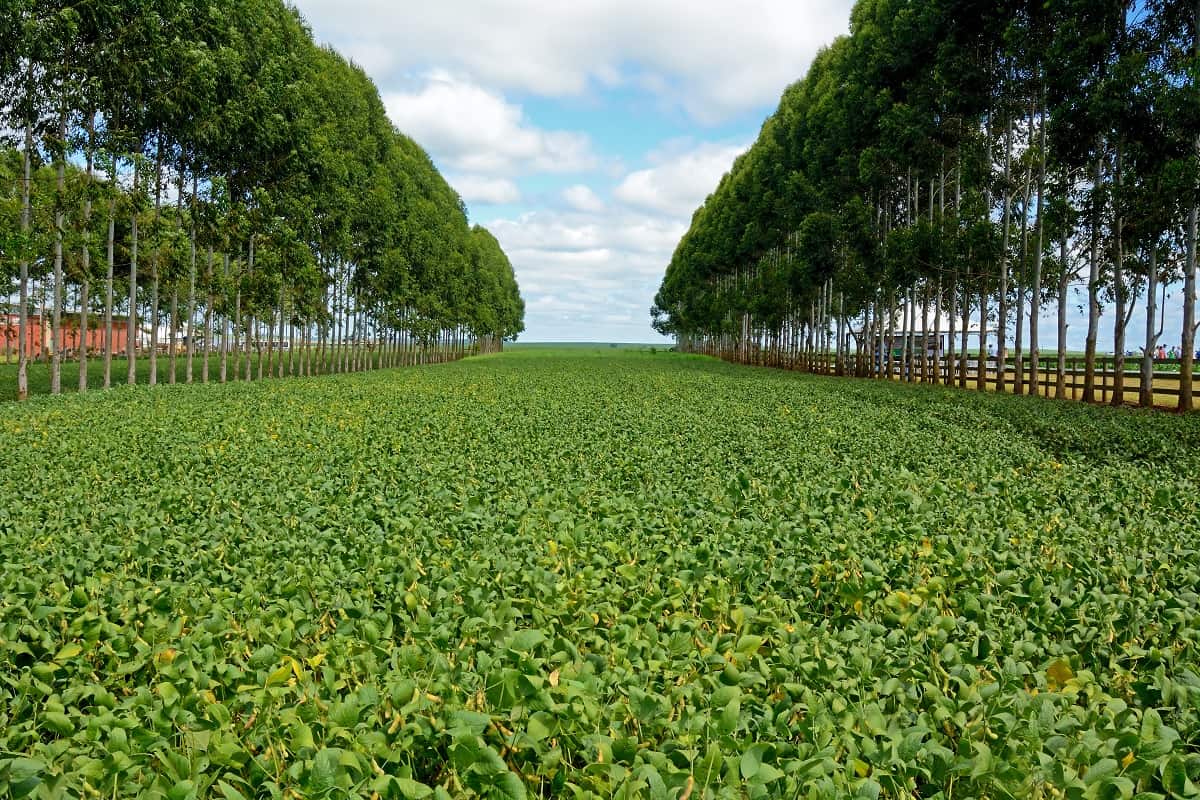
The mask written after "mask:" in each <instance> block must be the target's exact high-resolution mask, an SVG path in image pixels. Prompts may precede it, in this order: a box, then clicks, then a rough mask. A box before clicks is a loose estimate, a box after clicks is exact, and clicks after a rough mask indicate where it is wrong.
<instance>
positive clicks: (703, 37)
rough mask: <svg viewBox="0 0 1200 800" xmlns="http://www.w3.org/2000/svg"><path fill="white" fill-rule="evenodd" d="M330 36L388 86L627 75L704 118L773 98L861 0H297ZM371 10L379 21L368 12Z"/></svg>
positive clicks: (567, 90) (535, 86)
mask: <svg viewBox="0 0 1200 800" xmlns="http://www.w3.org/2000/svg"><path fill="white" fill-rule="evenodd" d="M297 5H298V6H299V8H300V10H301V12H303V13H304V15H305V16H306V18H308V20H309V21H310V22H311V23H312V24H313V26H314V28H315V29H316V30H317V31H318V32H319V33H320V35H321V37H322V38H327V39H329V40H330V41H332V42H333V44H335V45H336V46H337V47H339V48H340V49H341V50H343V51H344V52H346V53H347V54H348V55H350V56H351V57H353V58H354V59H355V60H357V61H359V62H360V63H362V64H363V65H364V66H365V67H366V68H367V69H368V70H369V71H370V72H371V74H372V75H374V76H375V77H376V78H377V79H378V80H380V82H381V84H382V85H385V86H386V85H388V84H390V83H392V82H393V81H394V80H395V79H397V78H398V77H399V76H400V75H401V74H403V73H404V72H405V71H406V70H412V69H414V68H423V67H424V65H426V64H429V63H437V64H441V65H445V66H446V67H448V68H450V69H453V70H455V71H456V72H460V73H463V74H467V75H470V76H472V77H473V78H474V79H475V80H476V81H477V82H486V83H487V84H488V85H490V86H496V87H499V88H502V89H508V90H517V91H522V92H531V93H534V94H538V95H542V96H552V97H563V96H570V95H579V94H582V93H585V92H586V91H588V89H589V87H592V86H599V87H613V86H616V85H620V84H622V83H628V84H631V85H637V86H640V87H642V88H645V89H648V90H650V91H654V92H657V93H660V95H661V96H663V97H666V98H668V99H669V100H670V102H672V103H676V104H678V105H680V106H682V107H684V108H685V109H686V110H687V111H688V112H689V113H690V114H691V115H692V116H694V117H695V118H697V119H701V120H704V121H719V120H721V119H725V118H727V117H728V116H729V115H731V114H734V113H736V112H739V111H745V110H747V109H751V108H755V107H758V106H761V105H763V104H765V103H770V102H774V101H775V100H776V99H777V98H778V96H779V91H780V88H781V87H782V86H784V85H785V84H787V83H788V82H790V81H792V80H795V79H796V78H798V77H800V76H801V75H802V74H803V72H804V70H805V69H806V68H807V66H808V63H809V62H810V61H811V60H812V57H813V55H814V54H815V53H816V51H817V49H818V48H820V47H821V46H823V45H826V44H828V43H829V42H830V41H831V40H832V39H833V38H834V37H835V36H837V35H838V34H840V33H844V32H845V31H846V28H847V23H848V20H849V17H850V7H851V5H852V0H806V2H802V3H798V2H794V1H793V0H741V1H740V2H736V3H733V2H702V3H696V2H691V0H573V1H572V2H566V3H563V2H553V3H547V2H544V0H442V2H438V3H430V4H424V5H422V6H421V7H420V8H419V9H418V8H415V7H411V8H410V7H401V6H397V5H396V4H395V3H394V2H392V0H299V2H298V3H297ZM367 20H369V23H367V22H365V21H367Z"/></svg>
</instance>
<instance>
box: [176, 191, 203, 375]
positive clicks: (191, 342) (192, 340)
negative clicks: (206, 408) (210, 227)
mask: <svg viewBox="0 0 1200 800" xmlns="http://www.w3.org/2000/svg"><path fill="white" fill-rule="evenodd" d="M179 174H180V175H182V174H183V169H182V168H181V169H180V170H179ZM197 183H198V181H197V177H196V174H195V173H194V172H193V173H192V198H191V212H192V213H191V215H190V216H191V219H190V220H188V223H189V224H188V294H187V333H186V334H185V335H186V336H187V366H186V367H185V368H184V381H186V382H187V383H191V382H192V372H193V363H192V362H193V361H194V359H195V356H196V190H197V189H198V188H199V187H198V185H197ZM180 193H182V186H180Z"/></svg>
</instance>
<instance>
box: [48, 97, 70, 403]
mask: <svg viewBox="0 0 1200 800" xmlns="http://www.w3.org/2000/svg"><path fill="white" fill-rule="evenodd" d="M57 147H60V148H62V151H60V152H58V153H56V154H55V156H54V160H55V162H56V168H55V182H56V186H57V189H58V192H57V195H56V196H55V199H54V295H53V303H54V307H53V308H52V309H51V310H50V314H51V328H50V342H51V345H50V346H51V348H52V349H51V351H50V394H61V393H62V349H63V330H62V307H63V229H64V227H65V226H66V214H64V213H63V212H64V209H65V206H66V194H67V156H66V147H67V111H66V109H65V108H64V109H63V110H62V111H61V112H60V113H59V115H58V144H57Z"/></svg>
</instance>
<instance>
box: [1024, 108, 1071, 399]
mask: <svg viewBox="0 0 1200 800" xmlns="http://www.w3.org/2000/svg"><path fill="white" fill-rule="evenodd" d="M1042 95H1043V97H1044V96H1045V92H1044V91H1043V92H1042ZM1043 104H1044V102H1043ZM1044 113H1045V112H1043V119H1042V125H1041V130H1040V131H1039V135H1040V137H1041V147H1040V148H1039V152H1038V179H1037V209H1036V211H1035V212H1034V213H1035V215H1036V216H1035V219H1036V222H1035V225H1036V228H1037V232H1036V235H1035V237H1034V251H1033V276H1032V280H1031V283H1032V288H1031V289H1030V298H1029V382H1030V386H1031V389H1030V391H1032V392H1033V393H1034V394H1039V395H1040V394H1042V388H1041V363H1040V362H1039V359H1040V358H1041V357H1042V352H1041V349H1040V348H1039V340H1038V328H1039V323H1040V318H1041V309H1042V247H1043V232H1044V230H1045V220H1043V219H1042V205H1043V203H1044V200H1045V193H1046V120H1045V118H1044ZM1063 266H1064V269H1065V267H1066V265H1065V264H1064V265H1063Z"/></svg>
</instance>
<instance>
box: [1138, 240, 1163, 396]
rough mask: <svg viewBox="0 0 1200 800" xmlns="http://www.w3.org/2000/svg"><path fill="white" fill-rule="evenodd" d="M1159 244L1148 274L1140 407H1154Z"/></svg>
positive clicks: (1154, 246)
mask: <svg viewBox="0 0 1200 800" xmlns="http://www.w3.org/2000/svg"><path fill="white" fill-rule="evenodd" d="M1157 293H1158V243H1157V242H1154V243H1152V244H1151V245H1150V269H1149V271H1148V272H1147V274H1146V339H1145V342H1144V343H1143V345H1142V368H1141V378H1140V382H1139V383H1140V385H1139V386H1138V405H1140V406H1144V407H1149V406H1152V405H1154V348H1155V346H1156V345H1157V344H1158V335H1157V332H1156V328H1155V324H1156V323H1157V321H1158V298H1157V297H1156V295H1157Z"/></svg>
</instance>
